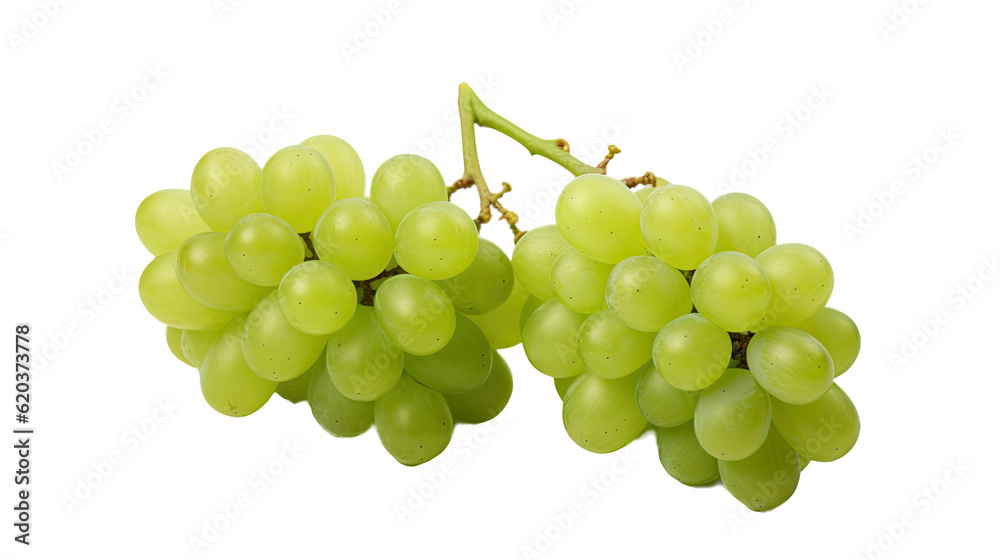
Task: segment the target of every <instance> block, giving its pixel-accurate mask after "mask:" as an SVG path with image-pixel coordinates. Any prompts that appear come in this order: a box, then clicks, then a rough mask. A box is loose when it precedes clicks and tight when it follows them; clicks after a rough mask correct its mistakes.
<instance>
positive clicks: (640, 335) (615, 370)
mask: <svg viewBox="0 0 1000 560" xmlns="http://www.w3.org/2000/svg"><path fill="white" fill-rule="evenodd" d="M655 338H656V333H647V332H642V331H637V330H635V329H633V328H631V327H629V326H627V325H625V324H624V323H622V322H621V321H619V320H618V318H617V317H615V314H614V313H612V312H610V311H607V310H604V311H598V312H597V313H594V314H593V315H591V316H590V317H588V318H587V320H586V321H584V322H583V324H582V325H581V326H580V332H579V333H578V334H577V339H576V350H577V353H579V354H580V359H581V360H582V361H583V365H584V367H585V368H586V369H587V371H589V372H590V373H593V374H595V375H599V376H601V377H604V378H607V379H616V378H619V377H624V376H626V375H628V374H630V373H632V372H633V371H635V370H636V369H638V368H639V367H641V366H642V365H643V364H645V363H646V362H647V361H649V359H650V357H651V356H652V352H653V340H654V339H655Z"/></svg>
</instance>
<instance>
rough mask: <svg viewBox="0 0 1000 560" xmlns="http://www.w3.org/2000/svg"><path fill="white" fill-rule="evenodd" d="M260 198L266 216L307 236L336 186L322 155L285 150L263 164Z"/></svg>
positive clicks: (333, 197)
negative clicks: (282, 221) (270, 215)
mask: <svg viewBox="0 0 1000 560" xmlns="http://www.w3.org/2000/svg"><path fill="white" fill-rule="evenodd" d="M260 194H261V197H262V199H263V201H264V208H266V209H267V212H268V213H269V214H274V215H275V216H277V217H279V218H281V219H282V220H284V221H286V222H288V225H290V226H292V229H294V230H295V231H296V232H298V233H308V232H310V231H312V230H313V228H314V227H315V226H316V220H318V219H319V217H320V215H321V214H322V213H323V211H324V210H326V207H327V206H329V205H330V204H332V203H333V202H334V201H335V200H336V199H337V186H336V181H335V180H334V177H333V170H332V169H330V164H329V163H327V162H326V158H325V157H323V154H321V153H320V152H319V151H317V150H315V149H313V148H310V147H308V146H287V147H284V148H281V149H280V150H278V151H277V152H275V153H274V155H273V156H271V159H269V160H267V163H265V164H264V170H263V171H261V174H260ZM256 211H259V210H256ZM244 214H246V212H244Z"/></svg>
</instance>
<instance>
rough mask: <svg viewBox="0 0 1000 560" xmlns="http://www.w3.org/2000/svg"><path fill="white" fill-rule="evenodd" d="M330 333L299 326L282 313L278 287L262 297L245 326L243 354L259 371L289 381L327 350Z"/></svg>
mask: <svg viewBox="0 0 1000 560" xmlns="http://www.w3.org/2000/svg"><path fill="white" fill-rule="evenodd" d="M326 342H327V337H325V336H314V335H310V334H306V333H304V332H302V331H299V330H297V329H296V328H295V327H293V326H292V325H291V324H289V322H288V320H287V319H285V316H284V315H283V314H282V313H281V307H280V306H279V305H278V291H277V290H273V291H272V292H271V293H269V294H268V295H267V296H265V297H264V299H262V300H260V303H258V304H257V307H254V309H253V311H251V312H250V316H249V317H248V318H247V321H246V327H245V328H244V330H243V356H244V357H245V358H246V360H247V364H248V365H249V366H250V369H252V370H253V371H254V372H255V373H256V374H257V375H259V376H261V377H263V378H265V379H270V380H271V381H288V380H290V379H294V378H296V377H298V376H299V375H302V374H303V373H305V372H306V370H308V369H309V367H310V366H311V365H313V363H315V362H316V360H317V359H318V358H319V356H320V355H321V354H322V353H323V348H324V347H325V346H326Z"/></svg>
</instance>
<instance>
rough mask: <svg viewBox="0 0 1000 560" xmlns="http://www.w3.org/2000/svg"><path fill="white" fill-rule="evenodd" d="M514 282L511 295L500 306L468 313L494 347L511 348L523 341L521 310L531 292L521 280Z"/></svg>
mask: <svg viewBox="0 0 1000 560" xmlns="http://www.w3.org/2000/svg"><path fill="white" fill-rule="evenodd" d="M513 284H514V287H513V289H512V290H511V292H510V295H509V296H507V299H505V300H504V302H503V303H501V304H500V307H497V308H496V309H494V310H493V311H489V312H487V313H483V314H482V315H468V318H469V320H470V321H472V322H473V323H475V324H476V326H478V327H479V328H480V329H482V331H483V333H485V334H486V338H488V339H489V340H490V345H491V346H493V347H494V348H498V349H504V348H510V347H512V346H517V345H518V344H520V343H521V327H520V324H519V322H520V318H521V311H522V310H523V309H524V302H525V301H527V299H528V296H529V295H530V294H529V293H528V290H526V289H525V288H524V286H522V285H521V283H520V282H518V281H516V280H514V281H513Z"/></svg>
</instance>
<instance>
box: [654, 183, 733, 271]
mask: <svg viewBox="0 0 1000 560" xmlns="http://www.w3.org/2000/svg"><path fill="white" fill-rule="evenodd" d="M639 227H640V229H641V230H642V237H643V239H644V240H645V241H646V247H649V250H650V251H652V253H653V254H654V255H656V256H657V258H659V259H660V260H661V261H663V262H665V263H667V264H669V265H670V266H672V267H674V268H676V269H678V270H694V269H696V268H698V265H700V264H701V263H702V261H704V260H705V259H707V258H708V257H709V255H711V254H712V253H713V252H715V245H716V242H717V241H718V236H719V226H718V221H717V220H716V217H715V210H714V209H713V208H712V205H711V204H709V202H708V199H707V198H705V197H704V196H703V195H702V194H701V193H700V192H698V191H696V190H694V189H692V188H691V187H685V186H682V185H667V186H663V187H658V188H657V189H656V190H654V191H653V194H651V195H649V198H647V199H646V202H644V203H643V204H642V213H641V215H640V218H639Z"/></svg>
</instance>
